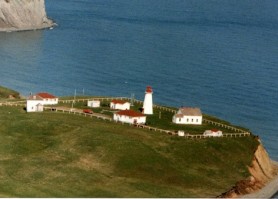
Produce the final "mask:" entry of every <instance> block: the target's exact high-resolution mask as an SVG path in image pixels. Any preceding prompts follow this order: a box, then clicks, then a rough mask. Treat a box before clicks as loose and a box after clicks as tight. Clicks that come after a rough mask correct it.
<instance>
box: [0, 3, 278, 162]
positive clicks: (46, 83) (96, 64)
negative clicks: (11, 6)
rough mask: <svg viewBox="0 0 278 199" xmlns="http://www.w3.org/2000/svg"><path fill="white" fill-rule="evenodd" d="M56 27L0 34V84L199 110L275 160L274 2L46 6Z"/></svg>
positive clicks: (277, 26) (277, 27) (277, 34)
mask: <svg viewBox="0 0 278 199" xmlns="http://www.w3.org/2000/svg"><path fill="white" fill-rule="evenodd" d="M46 9H47V13H48V16H49V17H50V18H52V19H54V20H55V21H56V23H57V24H58V26H57V27H55V28H54V29H52V30H50V29H47V30H37V31H26V32H14V33H0V57H1V60H0V73H1V79H0V85H3V86H6V87H10V88H12V89H15V90H17V91H19V92H20V93H21V94H22V95H25V96H27V95H29V94H30V93H36V92H40V91H46V92H50V93H52V94H54V95H57V96H64V95H74V91H75V89H76V90H77V94H79V95H83V94H85V95H95V96H99V95H101V96H125V97H130V96H131V94H134V95H135V98H137V99H141V100H142V99H143V98H144V91H145V88H146V86H147V85H150V86H152V87H153V90H154V94H153V97H154V102H155V103H156V104H160V105H167V106H175V107H180V106H195V107H200V108H201V110H202V111H203V112H204V113H206V114H211V115H214V116H217V117H220V118H222V119H225V120H228V121H230V122H231V123H233V124H235V125H240V126H244V127H246V128H249V129H250V131H251V132H253V133H254V134H256V135H259V136H260V138H261V140H262V142H263V144H264V145H265V147H266V149H267V151H268V152H269V154H270V157H271V158H272V159H274V160H276V161H278V144H277V140H278V133H277V129H278V122H277V120H278V92H277V91H278V78H277V77H278V70H277V64H278V56H277V55H278V1H276V0H267V1H259V0H240V1H239V0H233V1H230V0H211V1H207V0H187V1H184V0H160V1H157V0H70V1H69V0H59V1H56V0H46Z"/></svg>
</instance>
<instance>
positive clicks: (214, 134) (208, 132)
mask: <svg viewBox="0 0 278 199" xmlns="http://www.w3.org/2000/svg"><path fill="white" fill-rule="evenodd" d="M203 135H204V136H207V137H221V136H223V133H222V131H220V130H218V129H211V130H206V131H205V132H204V134H203Z"/></svg>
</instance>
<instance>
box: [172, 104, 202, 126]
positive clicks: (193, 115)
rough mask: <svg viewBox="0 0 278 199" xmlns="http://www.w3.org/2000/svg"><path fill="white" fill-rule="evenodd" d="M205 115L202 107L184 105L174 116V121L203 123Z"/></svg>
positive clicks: (177, 122) (179, 122)
mask: <svg viewBox="0 0 278 199" xmlns="http://www.w3.org/2000/svg"><path fill="white" fill-rule="evenodd" d="M202 120H203V115H202V112H201V110H200V108H193V107H182V108H180V109H179V110H178V112H177V113H176V114H175V115H174V116H173V118H172V122H173V123H175V124H195V125H202Z"/></svg>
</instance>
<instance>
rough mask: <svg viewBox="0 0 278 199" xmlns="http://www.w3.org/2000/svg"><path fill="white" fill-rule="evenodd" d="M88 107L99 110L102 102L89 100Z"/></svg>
mask: <svg viewBox="0 0 278 199" xmlns="http://www.w3.org/2000/svg"><path fill="white" fill-rule="evenodd" d="M87 106H89V107H92V108H98V107H100V101H99V100H88V102H87Z"/></svg>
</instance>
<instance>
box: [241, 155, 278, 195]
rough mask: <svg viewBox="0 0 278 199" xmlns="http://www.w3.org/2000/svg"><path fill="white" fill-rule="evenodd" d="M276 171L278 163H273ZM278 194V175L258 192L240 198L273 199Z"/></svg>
mask: <svg viewBox="0 0 278 199" xmlns="http://www.w3.org/2000/svg"><path fill="white" fill-rule="evenodd" d="M272 163H273V164H274V165H275V167H276V170H277V169H278V162H277V161H273V160H272ZM277 192H278V173H276V176H274V177H273V178H272V179H271V180H270V181H269V182H267V183H266V184H265V186H264V187H263V188H261V189H259V190H258V191H256V192H253V193H250V194H246V195H240V196H239V198H272V197H273V196H274V195H275V194H276V193H277Z"/></svg>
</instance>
